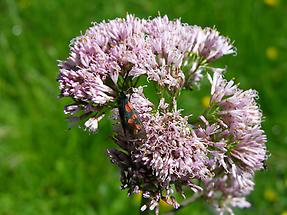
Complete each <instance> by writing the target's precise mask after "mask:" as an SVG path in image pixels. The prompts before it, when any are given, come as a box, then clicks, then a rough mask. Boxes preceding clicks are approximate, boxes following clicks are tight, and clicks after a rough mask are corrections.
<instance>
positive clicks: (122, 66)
mask: <svg viewBox="0 0 287 215" xmlns="http://www.w3.org/2000/svg"><path fill="white" fill-rule="evenodd" d="M70 51H71V52H70V56H69V57H68V59H67V60H65V61H61V62H60V63H59V68H60V75H59V77H58V82H59V84H60V95H61V96H62V97H70V98H72V100H73V102H72V103H71V104H69V105H67V106H66V107H65V114H67V115H68V118H69V120H70V121H72V122H80V121H85V122H84V126H85V127H86V128H87V129H88V130H90V131H92V132H95V131H96V130H97V129H98V122H99V121H100V120H101V119H102V118H103V117H104V116H105V114H106V113H107V112H109V111H112V112H113V117H112V119H113V122H114V124H113V128H114V141H115V143H116V144H117V145H118V146H119V147H120V148H119V149H109V150H108V155H109V157H110V159H111V161H112V162H113V163H114V164H116V165H117V166H118V167H119V169H120V171H121V183H122V188H123V189H128V190H129V193H130V194H131V193H139V192H142V195H143V198H145V199H146V200H147V201H145V202H146V203H145V204H144V205H142V207H141V210H146V209H148V208H149V209H150V210H155V211H156V213H158V212H159V201H160V200H161V199H162V200H164V201H166V202H167V203H168V204H171V205H173V206H174V208H178V207H179V206H180V204H179V203H178V202H177V200H176V198H175V195H174V193H175V192H179V193H180V194H182V195H183V196H184V197H185V193H184V190H185V189H186V188H188V189H190V190H191V191H193V192H199V193H201V194H202V196H204V197H205V199H206V200H207V202H209V203H210V204H212V205H213V206H214V207H215V208H216V210H217V211H218V212H219V213H224V212H225V211H227V212H229V213H232V208H233V207H249V206H250V204H249V203H248V202H247V201H246V200H245V197H246V196H247V195H248V194H249V193H250V192H251V191H252V190H253V187H254V182H253V177H254V174H255V172H256V171H258V170H261V169H263V166H264V162H265V160H266V159H267V157H266V146H265V143H266V141H267V139H266V136H265V134H264V131H263V130H262V129H261V122H262V113H261V111H260V109H259V107H258V105H257V103H256V99H257V97H258V95H257V92H256V91H254V90H246V91H244V90H241V89H240V88H238V86H237V85H235V84H234V82H233V81H227V80H225V79H224V76H223V73H224V70H223V69H216V68H212V67H211V66H210V65H209V64H210V63H211V62H212V61H214V60H216V59H218V58H220V57H221V56H223V55H228V54H235V53H236V51H235V48H234V47H233V45H232V44H231V43H230V41H229V39H228V38H225V37H223V36H221V35H220V34H219V32H218V31H216V30H215V29H211V28H201V27H199V26H190V25H187V24H183V23H181V21H180V20H179V19H176V20H169V19H168V17H167V16H164V17H156V18H154V19H139V18H136V17H134V16H131V15H127V17H126V18H125V19H120V18H118V19H115V20H110V21H108V22H102V23H95V24H94V25H93V26H92V27H90V28H89V29H88V30H87V31H86V32H85V34H83V35H81V36H79V37H77V38H75V39H74V40H72V42H71V44H70ZM205 77H207V78H208V79H209V81H210V83H211V98H210V104H209V107H208V108H207V109H206V110H203V111H202V113H203V114H202V115H200V116H199V117H198V119H197V120H195V121H192V120H191V119H190V116H185V115H183V111H182V110H180V109H178V108H177V105H178V104H177V103H178V101H177V99H178V97H179V95H180V93H181V92H182V91H184V90H190V89H194V87H195V86H197V85H199V84H200V81H201V80H202V79H203V78H205ZM139 79H141V81H140V82H139ZM143 81H146V83H148V82H153V83H154V84H155V85H156V86H157V89H158V92H155V93H154V95H157V96H159V98H158V101H159V104H157V105H155V104H153V103H152V102H151V101H150V100H149V99H148V98H147V97H146V96H145V95H144V91H143V89H144V88H143V84H142V83H143ZM138 83H141V86H139V84H138ZM191 92H194V93H196V91H191ZM122 93H125V94H127V96H128V98H129V101H130V103H131V106H128V109H127V111H131V110H129V109H130V108H131V107H132V108H133V111H134V112H133V115H132V116H133V117H135V118H139V119H140V122H141V124H140V127H142V129H144V133H145V135H144V137H143V136H141V137H139V136H138V137H131V136H130V135H126V133H125V128H123V126H124V124H123V123H122V121H123V120H126V119H122V118H121V117H123V116H119V112H118V109H119V108H123V107H119V104H118V103H117V101H118V98H119V95H120V94H122ZM126 105H129V104H126ZM179 105H180V104H179ZM124 108H126V107H124ZM125 110H126V109H125ZM189 112H190V111H189ZM191 113H192V112H191ZM126 116H130V115H129V113H126ZM130 120H131V122H134V121H133V120H132V119H130ZM127 122H129V121H127Z"/></svg>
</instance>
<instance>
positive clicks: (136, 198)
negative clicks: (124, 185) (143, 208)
mask: <svg viewBox="0 0 287 215" xmlns="http://www.w3.org/2000/svg"><path fill="white" fill-rule="evenodd" d="M134 199H135V200H136V202H138V203H139V202H141V200H142V192H140V193H138V194H135V196H134Z"/></svg>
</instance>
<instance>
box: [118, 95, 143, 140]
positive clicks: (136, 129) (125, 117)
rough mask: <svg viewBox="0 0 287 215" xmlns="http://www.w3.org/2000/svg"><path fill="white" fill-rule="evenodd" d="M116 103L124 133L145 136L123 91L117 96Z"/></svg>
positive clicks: (133, 136)
mask: <svg viewBox="0 0 287 215" xmlns="http://www.w3.org/2000/svg"><path fill="white" fill-rule="evenodd" d="M117 103H118V109H119V115H120V119H121V124H122V127H123V130H124V133H125V135H129V136H130V137H132V138H145V137H146V132H145V130H144V127H143V124H142V122H141V120H140V118H139V115H138V113H137V111H136V110H135V109H134V108H133V106H132V104H131V103H130V102H129V99H128V97H127V96H126V94H125V93H124V92H121V93H120V95H119V96H118V98H117Z"/></svg>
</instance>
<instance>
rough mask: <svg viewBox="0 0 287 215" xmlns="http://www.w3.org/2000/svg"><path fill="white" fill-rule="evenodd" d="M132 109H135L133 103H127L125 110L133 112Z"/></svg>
mask: <svg viewBox="0 0 287 215" xmlns="http://www.w3.org/2000/svg"><path fill="white" fill-rule="evenodd" d="M132 110H133V108H132V105H131V103H129V102H128V103H127V104H125V111H126V112H129V113H130V112H132Z"/></svg>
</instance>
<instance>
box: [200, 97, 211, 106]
mask: <svg viewBox="0 0 287 215" xmlns="http://www.w3.org/2000/svg"><path fill="white" fill-rule="evenodd" d="M209 100H210V96H204V97H203V98H202V100H201V103H202V105H203V106H204V107H206V108H207V107H208V106H209Z"/></svg>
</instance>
